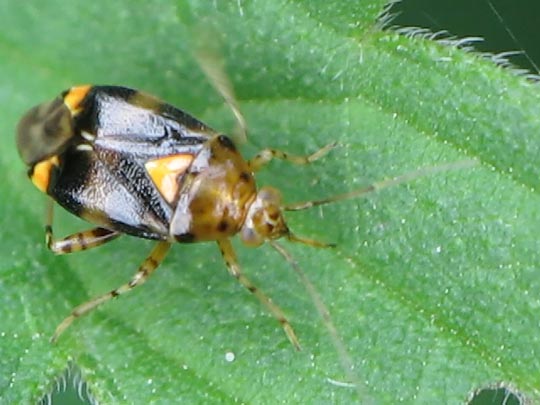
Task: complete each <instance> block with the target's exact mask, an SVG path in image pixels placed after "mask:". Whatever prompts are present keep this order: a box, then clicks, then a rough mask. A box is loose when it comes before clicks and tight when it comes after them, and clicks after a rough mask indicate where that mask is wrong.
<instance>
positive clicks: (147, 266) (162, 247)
mask: <svg viewBox="0 0 540 405" xmlns="http://www.w3.org/2000/svg"><path fill="white" fill-rule="evenodd" d="M170 247H171V244H170V243H169V242H158V243H157V245H156V246H155V247H154V249H153V250H152V252H151V253H150V255H149V256H148V257H147V258H146V259H145V260H144V262H143V263H142V264H141V265H140V267H139V269H138V270H137V272H136V273H135V275H134V276H133V278H132V279H131V280H130V281H129V282H128V283H126V284H123V285H121V286H120V287H118V288H116V289H114V290H112V291H109V292H108V293H107V294H103V295H101V296H98V297H95V298H93V299H91V300H90V301H87V302H85V303H83V304H81V305H79V306H78V307H76V308H75V309H73V311H71V314H70V315H69V316H68V317H67V318H66V319H64V320H63V321H62V323H60V325H58V326H57V328H56V330H55V331H54V334H53V336H52V338H51V342H55V341H56V340H57V339H58V337H59V336H60V335H61V334H62V332H64V331H65V330H66V329H67V328H68V326H69V325H71V323H72V322H73V321H74V320H75V319H77V318H79V317H81V316H83V315H84V314H87V313H88V312H90V311H92V310H93V309H94V308H96V307H97V306H98V305H100V304H102V303H104V302H107V301H109V300H110V299H112V298H115V297H118V296H119V295H120V294H124V293H126V292H128V291H130V290H132V289H133V288H135V287H137V286H138V285H141V284H143V283H144V282H145V281H146V280H147V279H148V277H150V276H151V275H152V273H153V272H154V271H155V270H156V269H157V268H158V266H159V265H160V263H161V262H162V261H163V259H164V258H165V255H166V254H167V252H168V251H169V248H170Z"/></svg>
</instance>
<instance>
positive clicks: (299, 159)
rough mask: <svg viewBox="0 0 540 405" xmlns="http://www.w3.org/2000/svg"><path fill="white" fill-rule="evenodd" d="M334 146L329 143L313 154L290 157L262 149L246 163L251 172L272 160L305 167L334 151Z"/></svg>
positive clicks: (280, 152)
mask: <svg viewBox="0 0 540 405" xmlns="http://www.w3.org/2000/svg"><path fill="white" fill-rule="evenodd" d="M336 145H337V144H336V142H332V143H329V144H328V145H326V146H323V147H322V148H321V149H319V150H317V151H316V152H315V153H312V154H311V155H307V156H296V155H291V154H289V153H287V152H283V151H281V150H276V149H263V150H262V151H260V152H259V153H257V154H256V155H255V156H254V157H253V158H252V159H250V160H249V161H248V166H249V168H250V170H251V171H252V172H256V171H259V170H260V169H261V168H262V167H263V166H265V165H267V164H268V163H270V161H271V160H272V159H280V160H286V161H287V162H291V163H294V164H296V165H307V164H309V163H311V162H314V161H315V160H317V159H320V158H321V157H323V156H324V155H326V154H327V153H328V152H330V151H331V150H332V149H334V148H335V147H336Z"/></svg>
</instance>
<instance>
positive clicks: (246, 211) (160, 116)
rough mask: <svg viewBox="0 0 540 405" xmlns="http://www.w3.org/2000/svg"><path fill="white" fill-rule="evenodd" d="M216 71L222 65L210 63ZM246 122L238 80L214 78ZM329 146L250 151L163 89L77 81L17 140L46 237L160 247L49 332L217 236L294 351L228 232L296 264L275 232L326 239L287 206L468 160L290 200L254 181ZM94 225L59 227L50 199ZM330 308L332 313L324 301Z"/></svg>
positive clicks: (26, 120)
mask: <svg viewBox="0 0 540 405" xmlns="http://www.w3.org/2000/svg"><path fill="white" fill-rule="evenodd" d="M207 74H208V75H209V76H210V77H211V78H212V76H214V78H213V79H214V81H215V82H216V80H215V76H216V74H215V72H212V71H208V72H207ZM214 84H216V87H217V88H218V90H219V91H220V92H221V94H222V95H224V96H225V99H226V100H227V101H228V103H229V105H230V106H231V108H232V109H233V111H234V113H235V115H236V116H237V117H240V118H238V121H239V124H240V127H241V128H245V122H244V120H243V118H241V117H242V116H241V114H240V112H239V110H238V108H237V107H236V106H235V104H233V101H231V100H234V98H233V97H232V92H231V91H230V89H229V85H228V84H227V83H226V82H224V81H221V82H220V83H214ZM244 132H245V131H244ZM334 146H335V145H334V144H329V145H327V146H325V147H323V148H321V149H320V150H318V151H316V152H315V153H313V154H311V155H308V156H295V155H290V154H288V153H286V152H282V151H279V150H274V149H264V150H263V151H261V152H260V153H258V154H257V155H255V156H254V157H253V158H252V159H250V160H244V159H243V158H242V156H241V155H240V154H239V152H238V150H237V148H236V145H235V143H234V142H233V141H232V140H231V138H229V137H227V136H226V135H223V134H221V133H219V132H217V131H215V130H213V129H212V128H210V127H209V126H207V125H205V124H204V123H202V122H201V121H199V120H197V119H196V118H194V117H192V116H190V115H189V114H187V113H185V112H184V111H182V110H180V109H177V108H175V107H173V106H172V105H169V104H167V103H164V102H162V101H160V100H158V99H157V98H155V97H153V96H150V95H147V94H145V93H142V92H139V91H137V90H132V89H128V88H125V87H118V86H92V85H83V86H76V87H72V88H70V89H68V90H66V91H64V92H63V93H61V95H60V96H58V97H57V98H56V99H54V100H53V101H51V102H48V103H44V104H41V105H38V106H36V107H34V108H32V109H31V110H30V111H28V112H27V113H26V114H25V115H24V116H23V118H22V119H21V121H20V123H19V125H18V128H17V147H18V150H19V154H20V155H21V158H22V160H23V161H24V163H25V164H26V165H27V166H28V168H29V170H28V174H29V177H30V179H31V180H32V182H33V183H34V185H35V186H36V187H37V188H38V189H39V190H41V191H42V192H44V193H46V194H47V195H48V196H49V197H50V199H49V205H48V211H47V212H48V214H47V221H46V227H45V234H46V244H47V247H48V248H49V249H50V250H51V251H53V252H54V253H57V254H65V253H72V252H77V251H81V250H85V249H90V248H93V247H97V246H100V245H102V244H104V243H107V242H110V241H112V240H114V239H116V238H117V237H119V236H120V235H123V234H127V235H132V236H136V237H140V238H146V239H152V240H156V245H155V247H154V248H153V250H152V251H151V253H150V254H149V256H148V257H147V258H146V259H145V260H144V261H143V263H142V264H141V265H140V267H139V268H138V270H137V272H136V273H135V275H134V276H133V278H132V279H131V280H130V281H129V282H128V283H126V284H123V285H121V286H120V287H118V288H116V289H113V290H111V291H110V292H108V293H106V294H104V295H101V296H98V297H96V298H94V299H92V300H90V301H88V302H85V303H83V304H81V305H79V306H77V307H76V308H75V309H73V311H72V312H71V314H70V315H69V316H68V317H67V318H65V319H64V320H63V321H62V322H61V323H60V324H59V325H58V327H57V328H56V330H55V332H54V335H53V337H52V340H53V341H55V340H56V339H57V338H58V337H59V336H60V334H62V332H64V330H65V329H66V328H67V327H68V326H69V325H70V324H71V323H72V322H73V321H74V320H75V319H76V318H78V317H80V316H82V315H84V314H86V313H88V312H90V311H91V310H93V309H94V308H95V307H97V306H98V305H100V304H102V303H104V302H106V301H108V300H110V299H112V298H115V297H117V296H119V295H121V294H123V293H125V292H127V291H129V290H131V289H133V288H135V287H137V286H138V285H140V284H143V283H144V282H145V281H146V280H147V279H148V277H150V276H151V275H152V273H153V272H154V271H155V270H156V268H157V267H158V266H159V265H160V263H161V262H162V261H163V259H164V257H165V255H166V254H167V251H168V250H169V248H170V246H171V244H172V243H175V242H179V243H194V242H203V241H216V242H217V244H218V247H219V249H220V251H221V254H222V256H223V259H224V261H225V263H226V266H227V269H228V270H229V273H230V274H231V275H232V276H233V277H234V278H236V279H237V280H238V282H240V284H242V285H243V286H244V287H245V288H247V289H248V290H249V291H250V292H251V293H253V294H254V295H255V296H256V297H257V298H258V299H259V300H260V301H261V302H262V304H263V305H264V306H265V307H266V308H267V309H268V310H269V311H270V312H271V313H272V314H273V315H274V317H275V318H276V319H277V320H278V321H279V322H280V324H281V325H282V327H283V329H284V331H285V333H286V335H287V337H288V339H289V340H290V342H291V343H292V344H293V346H294V347H295V348H297V349H299V348H300V344H299V341H298V338H297V336H296V334H295V332H294V330H293V328H292V326H291V324H290V323H289V321H288V320H287V317H286V316H285V315H284V313H283V311H282V310H281V309H280V307H279V306H278V305H276V304H274V303H273V302H272V301H271V300H270V299H269V298H268V297H267V296H266V295H265V294H264V292H262V290H260V289H259V288H257V287H256V286H255V285H254V284H253V283H252V282H251V281H250V280H249V279H248V278H247V277H246V276H245V275H244V274H243V273H242V271H241V269H240V266H239V264H238V261H237V259H236V255H235V252H234V250H233V247H232V244H231V242H230V238H231V237H232V236H234V235H236V234H239V236H240V238H241V240H242V241H243V242H244V243H245V244H246V245H248V246H254V247H256V246H260V245H261V244H263V243H265V242H269V243H270V244H271V246H273V247H274V249H276V250H277V251H278V252H279V253H280V254H281V255H282V256H283V257H284V258H285V259H287V260H288V261H289V262H290V263H291V264H292V265H293V267H294V268H295V270H297V271H299V269H298V268H297V266H296V264H295V262H294V261H293V260H292V258H291V257H290V256H289V255H288V253H287V252H286V251H285V250H284V249H283V248H282V247H281V246H280V245H278V244H277V243H276V242H275V240H276V239H279V238H286V239H289V240H290V241H294V242H300V243H304V244H307V245H310V246H315V247H327V246H330V245H327V244H325V243H321V242H318V241H315V240H312V239H308V238H304V237H300V236H298V235H295V234H294V233H293V232H292V231H291V230H290V229H289V228H288V226H287V224H286V221H285V219H284V216H283V212H284V211H290V210H302V209H306V208H310V207H313V206H316V205H322V204H328V203H332V202H336V201H339V200H344V199H350V198H355V197H359V196H361V195H363V194H366V193H368V192H371V191H374V190H377V189H380V188H384V187H388V186H391V185H394V184H398V183H401V182H404V181H408V180H410V179H413V178H416V177H419V176H423V175H425V174H429V173H434V172H438V171H444V170H449V169H453V168H461V167H466V166H468V165H469V163H470V161H469V162H465V164H463V162H458V163H455V164H449V165H442V166H437V167H427V168H424V169H420V170H417V171H415V172H411V173H408V174H405V175H403V176H400V177H397V178H393V179H390V180H386V181H383V182H379V183H375V184H373V185H371V186H368V187H366V188H364V189H360V190H355V191H351V192H348V193H344V194H340V195H336V196H333V197H330V198H327V199H323V200H315V201H308V202H301V203H296V204H283V203H282V199H281V194H280V192H279V191H278V190H277V189H275V188H272V187H262V188H260V189H257V187H256V184H255V179H254V174H255V173H256V172H257V171H259V170H260V169H262V168H263V167H264V166H265V165H267V164H268V163H269V162H270V161H271V160H272V159H281V160H285V161H288V162H291V163H294V164H309V163H311V162H313V161H315V160H317V159H319V158H321V157H322V156H324V155H325V154H326V153H328V152H329V151H330V150H331V149H332V148H333V147H334ZM54 202H56V203H58V204H59V205H61V206H62V207H63V208H65V209H66V210H67V211H69V212H71V213H72V214H74V215H77V216H79V217H81V218H83V219H85V220H87V221H88V222H90V223H92V224H94V225H96V226H97V227H95V228H93V229H90V230H87V231H83V232H79V233H75V234H72V235H69V236H67V237H65V238H63V239H59V240H57V239H55V238H54V236H53V227H52V224H53V204H54ZM316 302H317V306H318V309H319V311H320V312H321V313H323V314H324V313H327V311H326V309H325V307H324V305H322V303H321V302H320V300H319V299H316Z"/></svg>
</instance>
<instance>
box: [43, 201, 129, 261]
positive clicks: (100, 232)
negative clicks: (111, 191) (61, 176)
mask: <svg viewBox="0 0 540 405" xmlns="http://www.w3.org/2000/svg"><path fill="white" fill-rule="evenodd" d="M53 208H54V203H53V201H52V200H49V202H48V205H47V218H46V224H45V243H46V244H47V247H48V248H49V250H51V251H52V252H53V253H56V254H57V255H61V254H66V253H72V252H80V251H81V250H86V249H91V248H94V247H96V246H100V245H103V244H105V243H107V242H110V241H111V240H113V239H116V238H117V237H119V236H120V235H121V234H120V232H116V231H111V230H109V229H105V228H99V227H98V228H94V229H89V230H87V231H83V232H77V233H74V234H73V235H69V236H66V237H65V238H63V239H59V240H55V239H54V235H53V229H52V223H53Z"/></svg>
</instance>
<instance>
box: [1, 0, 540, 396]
mask: <svg viewBox="0 0 540 405" xmlns="http://www.w3.org/2000/svg"><path fill="white" fill-rule="evenodd" d="M4 1H8V0H4ZM359 1H361V0H359ZM391 13H393V14H395V15H396V16H395V18H394V19H393V20H392V22H391V24H390V25H391V26H401V27H408V26H413V27H423V28H428V29H429V30H431V31H433V32H439V31H446V32H448V33H449V35H452V36H455V37H456V38H464V37H481V38H483V41H481V42H475V43H474V48H475V49H477V50H479V51H482V52H491V53H496V54H497V53H501V52H513V51H517V52H518V53H517V54H514V55H512V56H509V60H510V61H511V62H512V64H514V65H515V66H516V67H519V68H522V69H527V70H529V71H531V72H532V73H539V71H538V68H537V66H539V65H540V47H538V44H539V43H540V27H539V24H538V16H539V15H540V1H538V0H514V1H508V0H491V1H487V0H477V1H470V0H445V1H434V0H404V1H402V2H398V3H396V4H394V5H393V6H392V8H391ZM443 37H444V36H443ZM65 383H66V384H59V387H58V388H59V390H58V391H57V392H55V393H53V394H52V396H51V397H50V398H44V403H53V404H55V405H66V404H84V403H89V402H85V401H81V400H80V399H79V396H78V394H77V389H76V388H75V387H74V385H75V386H77V385H78V384H79V383H77V382H76V383H75V384H73V380H72V379H71V378H67V381H65ZM79 388H80V386H79ZM81 391H82V392H84V391H85V387H83V388H82V390H81ZM83 396H84V395H83ZM473 403H474V404H477V405H478V404H501V403H506V404H516V403H519V401H518V400H517V399H516V398H515V397H512V396H511V395H509V393H508V391H506V390H504V389H489V390H485V391H484V392H483V394H482V395H479V396H478V397H477V398H476V399H475V401H474V402H473Z"/></svg>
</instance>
